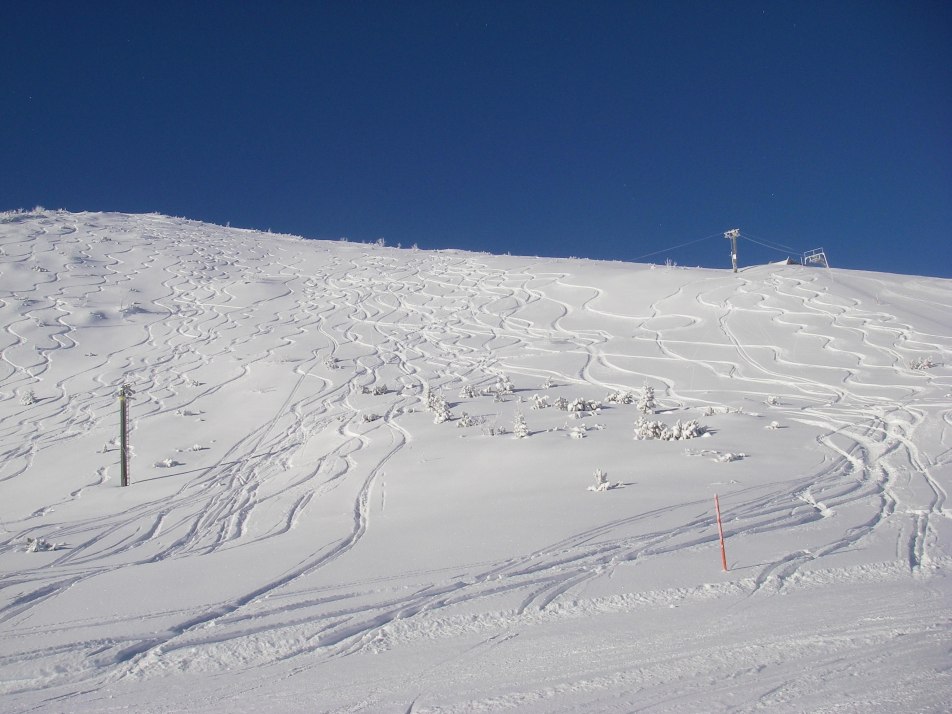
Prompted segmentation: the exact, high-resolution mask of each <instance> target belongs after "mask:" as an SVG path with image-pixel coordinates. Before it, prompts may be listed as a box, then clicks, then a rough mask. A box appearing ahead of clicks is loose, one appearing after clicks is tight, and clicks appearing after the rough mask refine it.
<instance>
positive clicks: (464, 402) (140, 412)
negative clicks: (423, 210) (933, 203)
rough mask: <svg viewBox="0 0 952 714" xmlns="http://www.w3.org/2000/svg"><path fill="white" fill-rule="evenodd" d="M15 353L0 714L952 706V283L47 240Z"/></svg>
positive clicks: (192, 234) (152, 240) (3, 300)
mask: <svg viewBox="0 0 952 714" xmlns="http://www.w3.org/2000/svg"><path fill="white" fill-rule="evenodd" d="M0 326H2V330H0V458H2V463H0V573H2V582H0V635H2V636H0V693H2V695H3V709H4V711H70V712H85V711H88V712H93V711H95V712H104V711H137V712H164V711H182V710H188V711H204V712H218V711H221V712H226V711H227V712H260V711H288V712H290V711H341V712H343V711H347V712H358V711H363V712H414V713H416V714H419V713H420V712H452V711H497V710H515V711H526V712H565V711H580V712H596V711H602V712H630V711H684V712H697V711H728V710H729V711H750V710H755V709H761V708H765V709H770V710H771V711H813V712H818V711H874V710H879V711H884V710H893V711H899V710H903V711H940V710H944V708H945V707H947V706H948V704H949V702H950V701H952V673H950V672H952V670H950V664H952V656H950V645H949V643H950V633H952V607H950V605H952V584H950V580H949V573H950V564H952V561H950V555H952V523H950V517H952V510H950V509H952V505H950V503H949V502H948V498H947V492H948V489H949V483H950V480H952V282H950V281H944V280H939V279H931V278H919V277H908V276H898V275H886V274H873V273H861V272H854V271H846V270H824V269H816V268H814V269H810V268H803V267H800V266H776V265H773V266H764V267H754V268H748V269H746V270H742V271H741V272H740V273H739V274H736V275H735V274H733V273H731V272H729V271H717V270H701V269H693V270H691V269H679V268H653V267H652V266H642V265H630V264H622V263H603V262H592V261H584V260H555V259H542V258H519V257H511V256H505V257H502V256H500V257H495V256H489V255H478V254H472V253H462V252H456V251H440V252H427V251H416V250H400V249H391V248H386V247H382V246H376V245H374V246H369V245H357V244H352V243H346V242H334V243H331V242H324V241H310V240H303V239H299V238H293V237H287V236H277V235H271V234H263V233H258V232H251V231H244V230H237V229H230V228H221V227H217V226H211V225H206V224H200V223H195V222H191V221H187V220H181V219H173V218H167V217H163V216H157V215H149V216H129V215H119V214H70V213H65V212H46V211H40V212H36V213H15V214H2V215H0ZM123 383H126V384H128V385H130V386H131V387H132V389H133V390H134V395H133V396H132V397H131V398H130V400H129V419H130V430H129V446H130V460H129V476H130V479H131V482H132V483H131V485H130V486H129V487H127V488H122V487H120V485H119V468H120V467H119V463H120V452H119V448H118V445H119V400H118V398H117V391H118V388H119V387H120V385H122V384H123ZM646 386H647V387H650V388H652V389H653V391H654V395H655V399H656V402H657V405H656V407H655V408H654V409H651V410H649V411H650V412H654V413H648V414H643V413H642V411H641V410H640V409H639V406H638V404H637V402H638V400H639V399H641V398H643V397H644V395H645V391H646V390H645V387H646ZM609 395H612V398H611V399H609ZM560 407H563V408H560ZM447 416H448V417H449V418H448V419H447V418H446V417H447ZM444 419H445V420H444ZM641 419H644V420H645V421H646V422H660V423H661V424H658V425H655V426H652V425H651V424H650V423H647V424H646V423H643V424H641V426H640V427H639V428H638V429H637V431H638V432H639V433H640V434H641V435H643V436H644V435H649V434H651V433H652V432H655V433H657V432H659V431H661V430H662V424H663V425H664V426H667V427H668V429H669V430H673V429H674V428H675V426H676V424H677V423H678V422H680V423H681V424H682V425H686V424H691V425H692V426H693V427H696V431H697V432H698V434H697V435H696V437H695V438H691V439H683V440H663V439H636V438H635V434H636V424H638V422H639V420H641ZM441 420H442V421H441ZM695 421H696V422H697V423H696V424H692V422H695ZM520 422H524V424H525V427H524V432H525V433H526V435H525V436H522V437H521V438H520V437H518V436H516V435H514V433H513V432H514V430H516V431H518V430H519V429H518V427H517V423H520ZM685 431H686V432H688V435H689V434H690V432H691V428H688V429H686V430H685ZM596 470H600V471H602V472H603V473H604V474H606V476H607V485H608V486H610V487H611V488H608V489H605V490H596V489H594V486H595V484H596V482H595V479H594V474H595V471H596ZM590 487H593V488H590ZM715 494H717V495H718V496H719V499H720V506H721V511H722V515H723V528H724V535H725V540H726V551H727V558H728V563H729V566H730V568H729V571H728V572H722V569H721V559H720V550H719V545H718V532H717V526H716V522H715V513H714V496H715Z"/></svg>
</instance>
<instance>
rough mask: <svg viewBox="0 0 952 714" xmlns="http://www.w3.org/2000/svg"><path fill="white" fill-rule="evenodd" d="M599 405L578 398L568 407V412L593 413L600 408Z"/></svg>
mask: <svg viewBox="0 0 952 714" xmlns="http://www.w3.org/2000/svg"><path fill="white" fill-rule="evenodd" d="M601 406H602V405H601V404H599V403H598V402H596V401H592V400H590V399H583V398H582V397H578V398H576V399H574V400H573V401H572V402H570V403H569V405H568V411H570V412H595V411H598V410H599V409H600V408H601Z"/></svg>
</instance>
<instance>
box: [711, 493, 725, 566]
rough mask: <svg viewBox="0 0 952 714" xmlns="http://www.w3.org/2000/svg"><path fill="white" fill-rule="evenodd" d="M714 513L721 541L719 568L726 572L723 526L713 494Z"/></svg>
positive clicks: (718, 506) (715, 496) (718, 504)
mask: <svg viewBox="0 0 952 714" xmlns="http://www.w3.org/2000/svg"><path fill="white" fill-rule="evenodd" d="M714 512H715V513H716V514H717V535H718V537H719V538H720V540H721V567H722V568H724V572H725V573H726V572H727V551H726V550H725V549H724V526H722V525H721V503H720V501H718V500H717V494H716V493H715V494H714Z"/></svg>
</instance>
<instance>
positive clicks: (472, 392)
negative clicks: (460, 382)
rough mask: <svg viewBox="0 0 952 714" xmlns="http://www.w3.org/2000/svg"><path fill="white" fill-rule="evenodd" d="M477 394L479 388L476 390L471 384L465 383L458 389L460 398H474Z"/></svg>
mask: <svg viewBox="0 0 952 714" xmlns="http://www.w3.org/2000/svg"><path fill="white" fill-rule="evenodd" d="M478 396H479V390H477V389H476V387H474V386H473V385H472V384H467V385H466V386H464V387H463V388H462V389H460V390H459V398H460V399H475V398H476V397H478Z"/></svg>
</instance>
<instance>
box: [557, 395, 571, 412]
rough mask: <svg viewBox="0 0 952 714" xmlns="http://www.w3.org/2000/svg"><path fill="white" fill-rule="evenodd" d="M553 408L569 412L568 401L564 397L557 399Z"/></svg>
mask: <svg viewBox="0 0 952 714" xmlns="http://www.w3.org/2000/svg"><path fill="white" fill-rule="evenodd" d="M555 408H556V409H560V410H562V411H563V412H567V411H568V410H569V400H568V399H566V398H565V397H559V398H558V399H556V400H555Z"/></svg>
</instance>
